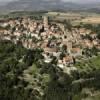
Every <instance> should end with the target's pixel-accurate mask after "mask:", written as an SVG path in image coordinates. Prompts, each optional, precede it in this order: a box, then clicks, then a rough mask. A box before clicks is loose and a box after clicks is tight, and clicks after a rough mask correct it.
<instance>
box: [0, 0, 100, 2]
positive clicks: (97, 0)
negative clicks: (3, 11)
mask: <svg viewBox="0 0 100 100" xmlns="http://www.w3.org/2000/svg"><path fill="white" fill-rule="evenodd" d="M11 1H16V0H0V2H4V3H7V2H11ZM22 1H23V0H22ZM49 1H50V0H49ZM61 1H64V2H77V3H84V2H85V3H86V2H100V0H61Z"/></svg>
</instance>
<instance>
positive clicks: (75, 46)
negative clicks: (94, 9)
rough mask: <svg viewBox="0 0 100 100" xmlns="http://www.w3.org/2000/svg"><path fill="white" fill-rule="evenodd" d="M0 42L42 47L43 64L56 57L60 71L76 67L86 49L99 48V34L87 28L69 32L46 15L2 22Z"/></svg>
mask: <svg viewBox="0 0 100 100" xmlns="http://www.w3.org/2000/svg"><path fill="white" fill-rule="evenodd" d="M86 36H89V37H90V38H91V39H88V38H85V37H86ZM0 39H3V40H11V41H13V42H14V43H15V44H18V43H21V44H22V45H23V46H24V47H25V48H27V49H34V48H40V49H42V50H43V54H42V55H43V56H44V62H45V63H50V62H51V61H52V60H53V58H54V57H55V58H56V59H57V66H58V67H59V68H61V69H64V68H66V66H73V64H74V63H75V62H76V61H77V60H79V59H80V57H81V58H82V57H84V49H85V48H89V49H91V48H93V47H96V48H97V49H100V44H99V39H97V34H96V33H94V32H92V31H91V30H88V29H85V28H74V27H73V28H71V30H68V29H67V28H65V26H64V25H63V24H60V23H50V22H49V19H48V17H47V16H43V20H42V21H38V20H34V19H31V18H18V19H17V18H16V19H9V20H1V21H0ZM72 68H74V67H72ZM74 70H76V69H75V68H74Z"/></svg>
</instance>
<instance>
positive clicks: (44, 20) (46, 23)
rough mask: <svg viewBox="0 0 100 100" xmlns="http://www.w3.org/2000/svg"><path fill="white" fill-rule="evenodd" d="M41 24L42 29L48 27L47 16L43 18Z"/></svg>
mask: <svg viewBox="0 0 100 100" xmlns="http://www.w3.org/2000/svg"><path fill="white" fill-rule="evenodd" d="M43 24H44V27H47V26H48V17H47V16H44V17H43Z"/></svg>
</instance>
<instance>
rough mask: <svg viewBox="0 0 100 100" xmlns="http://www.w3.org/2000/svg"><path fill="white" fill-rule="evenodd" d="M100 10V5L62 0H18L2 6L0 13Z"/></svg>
mask: <svg viewBox="0 0 100 100" xmlns="http://www.w3.org/2000/svg"><path fill="white" fill-rule="evenodd" d="M87 9H89V10H90V9H95V10H96V9H98V10H99V9H100V3H88V4H78V3H73V2H63V1H61V0H18V1H12V2H9V3H8V4H6V5H2V6H0V11H22V10H25V11H30V10H31V11H39V10H64V11H66V10H87Z"/></svg>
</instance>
